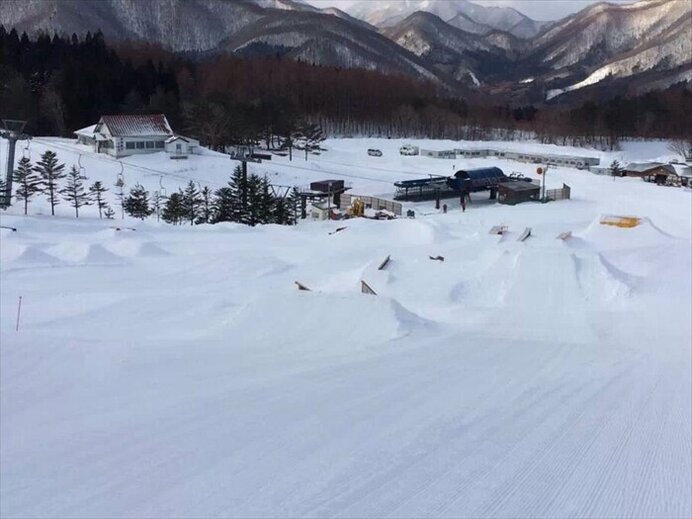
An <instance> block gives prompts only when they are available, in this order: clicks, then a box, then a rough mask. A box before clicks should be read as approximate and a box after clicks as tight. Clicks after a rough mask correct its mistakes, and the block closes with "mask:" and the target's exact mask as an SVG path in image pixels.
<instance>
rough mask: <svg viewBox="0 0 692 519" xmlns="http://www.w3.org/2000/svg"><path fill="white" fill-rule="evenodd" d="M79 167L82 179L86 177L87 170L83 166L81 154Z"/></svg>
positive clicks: (78, 160) (78, 161)
mask: <svg viewBox="0 0 692 519" xmlns="http://www.w3.org/2000/svg"><path fill="white" fill-rule="evenodd" d="M77 166H78V167H79V176H80V177H86V169H85V168H84V166H82V154H81V153H80V154H79V157H77Z"/></svg>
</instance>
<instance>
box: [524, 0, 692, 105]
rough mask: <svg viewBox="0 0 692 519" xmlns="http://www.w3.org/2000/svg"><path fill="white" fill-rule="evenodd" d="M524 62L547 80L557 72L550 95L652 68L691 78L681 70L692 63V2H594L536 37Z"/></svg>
mask: <svg viewBox="0 0 692 519" xmlns="http://www.w3.org/2000/svg"><path fill="white" fill-rule="evenodd" d="M524 61H525V62H526V63H527V69H532V68H533V69H536V70H537V71H539V73H540V72H542V73H543V74H547V76H548V79H550V78H551V77H554V76H556V74H555V73H556V72H557V76H559V77H556V81H552V86H553V87H554V88H551V89H550V90H551V92H549V94H548V96H549V97H556V96H557V95H559V94H562V93H565V92H570V91H574V90H578V89H581V88H584V87H586V86H589V85H593V84H595V83H599V82H601V81H603V80H606V79H609V78H626V77H632V76H636V75H639V74H642V73H644V72H647V71H652V70H656V71H658V72H659V73H660V74H663V73H664V72H667V71H668V72H672V74H669V75H670V77H671V78H674V79H675V81H674V82H677V81H678V80H680V78H681V77H682V78H683V79H684V78H685V77H687V78H688V79H690V78H689V74H688V73H687V74H683V75H682V76H680V74H679V72H681V71H682V69H685V68H687V66H688V65H690V64H692V3H691V2H689V1H688V0H644V1H641V2H637V3H634V4H627V5H613V4H605V3H602V4H596V5H593V6H591V7H588V8H587V9H585V10H583V11H581V12H579V13H576V14H575V15H573V16H570V17H569V18H567V19H565V20H563V21H561V22H559V23H557V24H555V25H554V26H553V27H551V28H550V29H548V30H547V31H546V32H544V33H543V34H541V35H540V36H539V37H537V38H536V39H535V40H534V41H533V42H532V44H531V49H530V50H529V52H528V53H527V54H526V55H525V57H524ZM672 80H673V79H671V81H672Z"/></svg>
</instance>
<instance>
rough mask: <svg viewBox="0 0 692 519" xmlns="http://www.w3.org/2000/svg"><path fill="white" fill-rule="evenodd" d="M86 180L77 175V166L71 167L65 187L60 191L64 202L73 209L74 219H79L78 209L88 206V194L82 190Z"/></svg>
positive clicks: (82, 176)
mask: <svg viewBox="0 0 692 519" xmlns="http://www.w3.org/2000/svg"><path fill="white" fill-rule="evenodd" d="M86 179H87V178H86V177H85V176H84V175H81V174H80V173H79V170H78V169H77V166H74V165H73V166H72V169H71V170H70V172H69V173H68V174H67V185H66V186H65V187H64V188H63V189H61V190H60V194H61V195H62V196H63V198H64V199H65V201H67V202H69V203H70V206H71V207H74V212H75V217H76V218H79V208H80V207H84V206H85V205H89V204H90V203H91V201H90V199H89V193H88V192H87V191H86V189H85V188H84V181H85V180H86Z"/></svg>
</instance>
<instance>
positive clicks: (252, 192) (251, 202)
mask: <svg viewBox="0 0 692 519" xmlns="http://www.w3.org/2000/svg"><path fill="white" fill-rule="evenodd" d="M246 192H247V211H248V214H247V217H246V219H245V220H241V223H245V224H248V225H250V226H253V227H254V226H255V225H257V224H258V223H262V218H263V214H262V210H263V205H264V204H263V193H262V179H261V178H260V177H258V176H257V175H250V176H249V177H248V178H247V187H246Z"/></svg>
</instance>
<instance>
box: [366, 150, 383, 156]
mask: <svg viewBox="0 0 692 519" xmlns="http://www.w3.org/2000/svg"><path fill="white" fill-rule="evenodd" d="M368 155H370V156H371V157H381V156H382V150H376V149H373V148H370V149H369V150H368Z"/></svg>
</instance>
